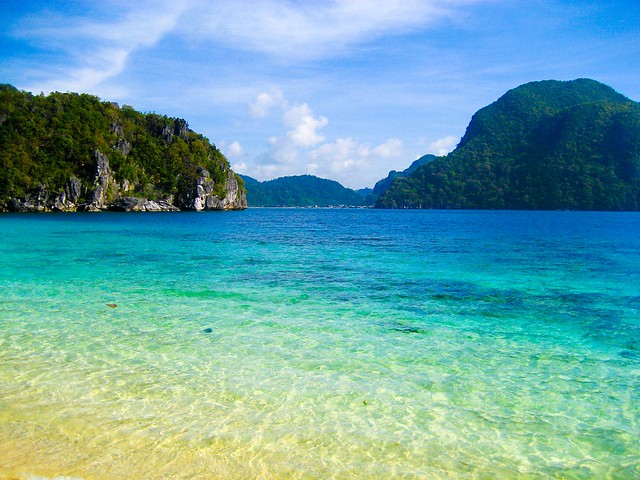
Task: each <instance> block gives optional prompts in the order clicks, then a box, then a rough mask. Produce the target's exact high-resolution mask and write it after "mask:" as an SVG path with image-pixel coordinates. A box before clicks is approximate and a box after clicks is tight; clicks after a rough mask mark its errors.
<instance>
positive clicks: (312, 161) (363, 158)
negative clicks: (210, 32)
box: [242, 89, 406, 188]
mask: <svg viewBox="0 0 640 480" xmlns="http://www.w3.org/2000/svg"><path fill="white" fill-rule="evenodd" d="M274 92H276V93H277V94H274ZM274 98H275V99H277V101H272V99H274ZM255 105H260V106H267V107H269V108H271V106H272V105H273V106H277V107H278V108H280V110H281V113H282V117H281V120H282V126H281V128H282V129H283V130H284V129H287V131H286V133H283V134H282V135H277V136H272V137H270V138H269V139H268V141H267V143H268V151H266V152H264V153H263V154H262V155H259V156H258V157H257V158H256V159H255V165H254V166H253V167H252V166H249V165H246V164H245V165H242V167H246V170H244V171H248V172H249V174H250V175H252V176H255V177H256V178H258V179H259V180H267V179H271V178H274V177H282V176H287V175H301V174H305V173H307V174H311V175H317V176H319V177H322V178H330V179H333V180H337V181H338V182H340V183H342V184H343V185H345V186H348V187H351V188H361V187H364V186H373V185H374V184H375V182H377V181H378V180H380V179H381V178H383V177H385V176H386V175H387V173H388V172H389V170H391V169H393V168H397V167H398V166H402V165H404V163H406V159H405V158H404V148H403V144H402V142H401V141H400V140H398V139H388V140H386V141H385V142H383V143H381V144H379V145H375V146H371V145H369V144H367V143H361V142H358V141H357V140H354V139H353V138H351V137H346V138H338V139H336V140H334V141H326V140H327V139H326V137H325V135H324V134H323V133H322V132H321V130H322V128H323V127H325V126H326V125H327V124H328V123H329V120H328V119H327V118H326V117H324V116H316V115H315V114H314V112H313V110H312V109H311V107H309V105H308V104H307V103H299V104H295V105H293V106H290V105H291V103H290V102H289V101H288V100H287V99H286V98H285V97H284V95H283V94H282V92H281V91H280V90H277V89H272V90H271V92H270V93H264V94H263V93H261V94H259V95H258V96H257V97H256V100H255V101H254V102H253V104H252V106H255ZM270 123H271V121H270Z"/></svg>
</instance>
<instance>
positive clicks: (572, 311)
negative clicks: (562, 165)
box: [0, 209, 640, 479]
mask: <svg viewBox="0 0 640 480" xmlns="http://www.w3.org/2000/svg"><path fill="white" fill-rule="evenodd" d="M0 287H1V289H0V478H24V479H28V478H34V479H35V478H37V479H41V478H83V479H116V478H146V479H152V478H157V479H160V478H162V479H166V478H207V479H208V478H223V479H226V478H264V479H271V478H305V479H306V478H318V479H326V478H340V479H343V478H344V479H347V478H384V479H386V478H430V479H438V478H463V479H464V478H482V479H485V478H569V479H570V478H576V479H578V478H579V479H583V478H598V479H601V478H620V479H628V478H640V440H639V439H640V214H637V213H580V212H437V211H372V210H277V209H273V210H270V209H251V210H248V211H244V212H229V213H177V214H171V213H166V214H60V215H58V214H46V215H9V214H7V215H2V216H0ZM108 304H115V305H116V306H115V307H113V306H109V305H108Z"/></svg>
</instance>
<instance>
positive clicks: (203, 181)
mask: <svg viewBox="0 0 640 480" xmlns="http://www.w3.org/2000/svg"><path fill="white" fill-rule="evenodd" d="M94 160H95V178H94V181H93V185H92V190H91V191H90V192H89V195H88V198H89V199H90V201H89V203H79V199H80V197H81V195H82V194H83V193H85V192H84V190H85V188H84V187H83V186H82V182H81V181H80V180H79V179H77V178H76V177H71V178H70V179H69V180H68V182H67V184H66V185H65V187H64V189H63V190H62V191H61V192H57V193H54V194H52V193H51V192H49V190H48V188H47V186H46V185H41V186H40V187H39V188H38V189H37V190H35V191H34V192H31V193H29V194H28V195H26V196H25V198H24V199H17V198H13V199H11V201H10V202H9V204H8V208H7V210H9V211H13V212H50V211H56V212H76V211H85V212H101V211H106V210H109V211H116V212H177V211H181V210H195V211H201V210H242V209H245V208H247V196H246V193H245V191H244V189H242V188H241V187H240V185H239V184H238V179H237V178H236V176H235V174H234V173H233V172H232V171H231V170H228V171H227V173H226V182H225V184H224V185H223V186H221V188H216V187H217V185H216V184H215V183H214V181H213V179H212V178H211V174H210V173H209V172H208V171H207V170H205V169H204V168H202V167H200V168H198V175H199V177H198V178H197V180H196V182H195V183H194V184H192V185H191V187H190V188H188V189H186V190H185V191H184V192H182V193H181V194H180V195H178V196H177V198H176V197H174V196H169V197H167V198H164V199H156V200H150V199H148V198H140V197H133V196H130V195H127V193H128V192H129V190H131V187H132V185H131V183H130V182H129V181H128V180H123V181H122V182H121V183H120V184H118V183H117V182H116V180H115V177H114V174H113V171H112V170H111V167H110V165H109V159H108V158H107V156H106V155H104V154H102V153H101V152H100V151H98V150H96V151H95V152H94ZM216 192H218V193H216ZM219 192H223V194H222V195H221V194H220V193H219Z"/></svg>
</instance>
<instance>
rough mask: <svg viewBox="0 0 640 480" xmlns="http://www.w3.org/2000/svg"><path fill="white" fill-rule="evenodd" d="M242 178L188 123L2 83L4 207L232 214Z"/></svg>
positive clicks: (0, 188)
mask: <svg viewBox="0 0 640 480" xmlns="http://www.w3.org/2000/svg"><path fill="white" fill-rule="evenodd" d="M245 207H246V197H245V190H244V186H243V182H242V180H241V179H240V178H239V177H237V176H236V175H235V174H234V173H233V171H232V170H231V169H230V167H229V163H228V162H227V160H226V158H225V157H224V156H223V155H222V153H221V152H220V151H219V150H218V149H217V148H216V147H215V145H213V144H212V143H210V142H209V140H208V139H207V138H205V137H204V136H202V135H200V134H197V133H195V132H193V131H192V130H191V129H189V126H188V124H187V122H186V121H185V120H183V119H179V118H169V117H167V116H161V115H157V114H154V113H147V114H143V113H140V112H137V111H135V110H134V109H133V108H131V107H129V106H122V107H119V106H118V105H117V104H115V103H111V102H103V101H100V99H98V98H97V97H94V96H91V95H85V94H82V95H80V94H75V93H52V94H50V95H48V96H44V95H38V96H34V95H32V94H30V93H26V92H20V91H18V90H16V89H15V88H14V87H12V86H10V85H0V210H5V211H6V210H14V211H51V210H60V211H76V210H85V211H100V210H106V209H112V210H178V209H180V210H185V209H186V210H205V209H210V210H226V209H242V208H245Z"/></svg>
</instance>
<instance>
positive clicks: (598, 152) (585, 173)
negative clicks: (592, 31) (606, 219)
mask: <svg viewBox="0 0 640 480" xmlns="http://www.w3.org/2000/svg"><path fill="white" fill-rule="evenodd" d="M376 206H377V207H380V208H403V207H404V208H469V209H485V208H486V209H576V210H639V209H640V104H638V103H636V102H633V101H631V100H629V99H628V98H627V97H625V96H623V95H621V94H620V93H618V92H616V91H615V90H613V89H612V88H611V87H608V86H606V85H604V84H602V83H599V82H596V81H594V80H589V79H578V80H573V81H567V82H561V81H553V80H548V81H541V82H532V83H528V84H525V85H522V86H520V87H517V88H515V89H513V90H510V91H509V92H507V93H506V94H505V95H503V96H502V97H500V98H499V99H498V100H497V101H495V102H494V103H492V104H491V105H488V106H487V107H484V108H482V109H481V110H479V111H478V112H477V113H476V114H475V115H474V116H473V118H472V119H471V122H470V123H469V126H468V127H467V130H466V133H465V135H464V137H463V138H462V140H461V141H460V144H459V145H458V147H457V148H456V149H455V150H454V151H453V152H451V153H450V154H449V155H447V156H446V157H443V158H438V159H436V160H434V161H432V162H430V163H429V164H427V165H424V166H422V167H420V168H418V169H417V170H416V171H415V172H414V173H412V174H411V175H410V176H408V177H406V178H399V179H397V180H395V181H394V182H393V184H392V185H391V187H390V188H389V189H388V190H387V191H386V192H385V193H384V194H382V195H381V196H380V198H379V199H378V202H377V204H376Z"/></svg>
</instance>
